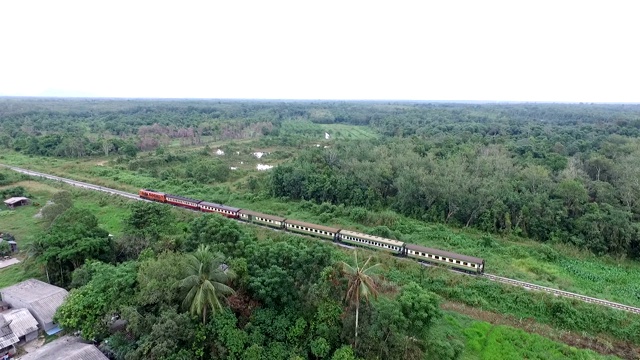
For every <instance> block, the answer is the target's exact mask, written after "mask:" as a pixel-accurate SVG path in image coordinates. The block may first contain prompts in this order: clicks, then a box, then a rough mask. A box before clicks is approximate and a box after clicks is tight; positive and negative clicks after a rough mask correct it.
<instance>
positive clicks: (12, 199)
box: [4, 196, 29, 205]
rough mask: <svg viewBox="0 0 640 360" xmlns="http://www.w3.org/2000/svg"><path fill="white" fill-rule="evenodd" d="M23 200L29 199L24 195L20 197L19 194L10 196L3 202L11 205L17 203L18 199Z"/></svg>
mask: <svg viewBox="0 0 640 360" xmlns="http://www.w3.org/2000/svg"><path fill="white" fill-rule="evenodd" d="M25 200H29V199H27V198H26V197H22V196H20V197H12V198H9V199H7V200H5V201H4V203H5V204H7V205H13V204H15V203H18V202H20V201H25Z"/></svg>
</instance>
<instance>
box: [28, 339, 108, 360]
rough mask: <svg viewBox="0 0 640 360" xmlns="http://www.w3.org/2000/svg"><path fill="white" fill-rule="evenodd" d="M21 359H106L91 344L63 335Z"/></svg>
mask: <svg viewBox="0 0 640 360" xmlns="http://www.w3.org/2000/svg"><path fill="white" fill-rule="evenodd" d="M20 359H21V360H108V358H107V357H106V356H105V355H104V354H103V353H101V352H100V350H98V348H97V347H95V346H93V345H91V344H85V343H83V342H80V339H78V338H77V337H71V336H63V337H61V338H60V339H57V340H55V341H52V342H50V343H48V344H46V345H44V346H43V347H41V348H38V350H36V351H34V352H31V353H28V354H26V355H24V356H22V357H21V358H20Z"/></svg>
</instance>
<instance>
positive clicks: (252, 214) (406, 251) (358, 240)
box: [138, 189, 485, 274]
mask: <svg viewBox="0 0 640 360" xmlns="http://www.w3.org/2000/svg"><path fill="white" fill-rule="evenodd" d="M138 196H139V197H140V198H142V199H146V200H151V201H156V202H160V203H165V204H169V205H173V206H178V207H183V208H187V209H191V210H195V211H200V212H204V213H217V214H220V215H222V216H225V217H227V218H231V219H237V220H240V221H244V222H248V223H254V224H259V225H264V226H268V227H272V228H275V229H280V230H284V231H290V232H295V233H299V234H304V235H311V236H315V237H319V238H323V239H327V240H330V241H333V242H339V243H343V244H347V245H354V246H360V247H365V248H369V249H374V250H381V251H384V252H387V253H390V254H393V255H397V256H401V257H407V258H411V259H414V260H417V261H421V262H427V263H432V264H440V265H444V266H447V267H451V268H454V269H456V270H460V271H464V272H468V273H475V274H483V273H484V268H485V260H484V259H482V258H478V257H473V256H467V255H462V254H456V253H452V252H448V251H443V250H438V249H432V248H428V247H424V246H420V245H415V244H409V243H405V242H403V241H398V240H393V239H387V238H383V237H380V236H374V235H369V234H364V233H360V232H356V231H351V230H347V229H342V228H335V227H330V226H323V225H317V224H312V223H307V222H304V221H298V220H294V219H288V218H284V217H280V216H274V215H269V214H263V213H259V212H256V211H252V210H249V209H241V208H236V207H232V206H227V205H223V204H217V203H212V202H207V201H203V200H197V199H190V198H187V197H184V196H178V195H172V194H167V193H163V192H160V191H155V190H151V189H140V191H139V192H138Z"/></svg>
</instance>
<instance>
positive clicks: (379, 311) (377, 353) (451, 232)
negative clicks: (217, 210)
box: [0, 99, 640, 359]
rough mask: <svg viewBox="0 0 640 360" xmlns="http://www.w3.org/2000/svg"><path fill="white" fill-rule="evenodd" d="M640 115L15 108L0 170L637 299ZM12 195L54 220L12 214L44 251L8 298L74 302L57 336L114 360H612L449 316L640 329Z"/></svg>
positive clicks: (157, 215)
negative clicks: (199, 204)
mask: <svg viewBox="0 0 640 360" xmlns="http://www.w3.org/2000/svg"><path fill="white" fill-rule="evenodd" d="M638 110H640V108H638V107H637V106H632V105H594V104H582V105H562V104H518V105H503V104H490V105H465V104H454V105H452V104H423V103H381V102H378V103H367V102H359V103H358V102H356V103H347V102H333V103H332V102H320V103H317V102H313V103H311V102H289V103H284V102H283V103H268V102H254V103H247V102H239V101H238V102H234V101H227V102H219V101H215V102H214V101H201V100H197V101H195V100H194V101H173V100H161V101H156V100H153V101H151V100H149V101H120V100H99V101H98V100H73V101H71V100H53V99H0V111H1V113H2V117H3V121H2V122H0V134H2V135H0V148H2V149H3V150H2V156H0V163H6V164H14V165H23V166H28V167H30V168H33V169H36V170H44V171H46V172H52V173H55V174H58V175H63V176H66V177H72V178H75V179H78V180H84V181H88V182H93V183H97V184H100V185H103V186H108V187H113V188H119V189H123V190H128V191H132V192H134V191H137V189H139V188H142V187H144V188H155V189H158V190H161V191H165V192H170V193H176V194H180V195H184V196H189V197H194V198H200V199H205V200H208V201H213V202H222V203H227V204H230V205H233V206H238V207H246V208H249V209H252V210H257V211H263V212H267V213H272V214H277V215H281V216H286V217H292V218H296V219H300V220H306V221H312V222H317V223H322V224H326V225H335V226H341V227H347V228H350V229H353V230H359V231H365V232H368V233H371V234H375V235H379V236H384V237H389V238H395V239H400V240H403V241H407V242H410V243H415V244H421V245H426V246H431V247H437V248H443V249H447V250H452V251H456V252H460V253H464V254H468V255H475V256H481V257H483V258H485V259H486V260H487V269H488V270H489V272H491V273H497V274H502V275H507V276H510V277H515V278H519V279H523V280H531V281H535V282H537V283H541V284H543V285H551V286H556V287H560V288H563V289H567V290H570V291H577V292H580V293H584V294H587V295H591V296H598V297H604V298H608V299H611V300H614V301H620V302H624V303H628V304H632V305H640V288H638V281H640V279H639V278H638V274H640V271H638V270H639V269H640V267H639V266H638V263H637V261H636V259H637V258H638V257H639V256H640V243H638V239H639V238H640V237H639V236H638V229H639V227H638V224H639V223H640V222H639V220H640V216H639V215H640V208H639V207H638V206H637V205H638V204H639V203H640V201H638V199H640V189H638V188H637V186H636V185H637V184H636V181H635V179H636V178H637V173H638V169H640V167H638V166H636V165H638V164H637V161H636V160H635V159H636V158H638V155H640V154H638V142H637V137H638V135H640V133H639V131H640V126H638V124H640V117H639V116H638V115H639V114H640V112H639V111H638ZM325 133H328V134H329V135H330V136H329V139H326V138H325ZM218 150H220V152H219V151H218ZM221 152H224V155H217V154H218V153H221ZM258 164H269V165H276V167H275V168H274V169H272V170H271V171H269V172H258V171H256V166H257V165H258ZM61 190H65V191H61ZM0 191H2V193H3V194H5V195H6V196H17V195H13V194H19V195H27V196H30V197H32V198H33V200H34V202H36V203H39V204H43V205H44V206H42V207H41V206H40V205H38V206H29V207H24V208H19V209H17V210H15V211H2V212H0V231H9V232H11V233H12V234H14V235H15V236H16V238H17V239H18V243H19V245H20V246H21V249H23V252H22V254H20V255H19V256H20V257H23V256H24V255H27V254H28V255H29V257H28V258H27V259H26V260H27V261H25V262H24V263H25V265H23V267H22V268H19V267H18V268H9V269H5V270H1V271H0V282H1V283H3V284H10V283H13V282H16V281H19V280H21V279H24V278H25V277H29V276H33V275H34V274H35V275H37V276H39V277H42V278H44V279H48V280H49V281H50V282H53V283H56V284H59V285H62V286H65V287H67V288H69V289H72V290H71V293H70V296H69V298H68V300H67V302H66V303H65V305H64V306H63V307H61V308H60V310H59V312H58V315H57V320H58V321H59V322H60V324H62V325H63V326H64V327H65V328H66V329H67V330H69V331H72V330H78V331H80V332H81V333H82V336H83V337H85V338H86V339H91V340H95V341H96V342H98V343H99V344H100V345H101V349H102V350H103V351H104V352H105V353H107V354H108V355H109V356H111V357H112V358H115V359H143V358H145V359H146V358H158V359H160V358H166V359H186V358H203V359H208V358H230V359H231V358H256V359H257V358H269V359H272V358H287V359H289V358H293V357H297V358H325V359H355V358H367V359H368V358H389V359H393V358H402V359H411V358H416V359H418V358H425V357H429V358H439V359H456V358H464V359H475V358H505V357H512V358H598V355H596V354H594V353H592V352H585V351H582V350H577V349H574V348H571V347H568V346H564V345H560V344H558V343H554V342H552V341H550V340H548V339H546V338H543V337H540V336H537V335H530V334H527V333H525V332H522V331H520V330H517V329H514V328H513V327H509V326H504V325H497V326H493V325H490V324H488V323H486V322H482V321H475V320H471V319H469V318H468V317H465V316H461V315H457V314H453V313H450V312H449V311H442V310H441V309H440V307H441V306H442V305H443V302H445V303H446V304H449V303H455V304H461V306H462V304H464V305H466V306H469V307H473V308H475V309H480V310H481V311H485V312H489V313H492V314H504V316H508V317H512V318H513V319H517V321H514V323H513V326H520V325H519V324H520V323H522V322H534V323H536V324H539V325H540V326H547V327H549V329H552V330H553V331H552V332H554V331H557V332H563V333H564V332H571V333H577V334H581V335H580V336H582V337H583V338H584V339H593V341H592V342H591V343H589V341H591V340H585V341H583V342H581V343H579V344H578V345H579V346H581V347H590V348H593V349H595V350H597V351H598V352H600V353H602V354H613V355H617V356H621V357H625V358H634V357H637V356H638V352H637V350H638V348H639V347H640V343H638V339H640V333H638V331H640V330H639V329H640V319H638V317H637V316H629V315H628V314H625V313H622V312H620V311H616V310H608V309H604V308H601V307H598V306H595V305H588V304H582V303H578V302H574V301H570V300H567V299H556V298H553V297H552V296H548V295H544V294H539V293H532V292H527V291H525V290H523V289H518V288H513V287H509V286H504V285H499V284H495V283H492V282H489V281H485V280H481V279H478V278H474V277H467V276H461V275H457V274H452V273H450V272H448V271H444V270H442V269H438V268H429V269H427V268H424V267H422V266H419V265H416V264H415V263H413V262H410V261H404V260H400V259H397V258H394V257H391V256H389V255H385V254H380V253H375V252H369V251H367V250H362V251H360V252H361V254H364V255H363V256H364V257H365V258H367V259H368V260H367V262H366V263H365V264H364V265H362V264H358V261H357V260H356V263H355V264H353V265H355V266H352V265H348V264H349V263H350V262H349V260H350V258H351V255H350V254H346V253H345V252H343V251H341V250H338V249H337V248H335V247H332V246H329V245H328V244H326V243H323V242H320V241H318V240H315V239H313V240H310V239H302V238H300V237H296V236H291V235H288V234H282V233H276V232H271V231H267V230H263V229H260V228H253V227H246V226H241V225H239V224H238V223H235V222H232V221H229V220H226V219H224V218H222V217H220V216H217V215H202V216H200V215H195V214H193V213H189V212H184V211H179V210H176V209H171V208H169V207H167V206H162V205H159V204H148V203H142V202H140V203H134V204H128V203H127V202H126V201H124V200H122V199H119V198H116V197H112V196H109V195H106V194H89V193H86V192H83V191H80V190H75V189H67V188H65V187H62V186H60V185H57V184H53V183H50V182H46V181H44V182H38V183H35V182H33V181H28V177H23V176H20V175H17V174H15V173H12V172H8V171H0ZM48 201H50V203H48V204H47V202H48ZM45 204H46V205H45ZM5 214H6V215H5ZM34 216H36V217H34ZM34 224H36V225H35V226H34ZM222 254H224V255H222ZM370 264H375V266H374V267H369V265H370ZM371 270H375V281H374V277H371V275H372V273H371ZM233 274H235V276H232V275H233ZM364 285H366V286H364ZM231 289H233V290H231ZM368 294H371V295H372V296H371V299H369V296H368ZM374 294H377V296H373V295H374ZM363 297H364V299H363ZM345 298H346V299H347V301H346V302H345ZM367 300H371V301H367ZM518 321H519V322H520V323H518ZM354 335H355V336H354ZM545 336H547V335H546V334H545ZM549 336H550V335H549ZM356 338H357V341H355V340H356ZM554 339H556V340H563V341H565V339H564V338H562V337H559V336H558V337H554ZM602 343H608V344H615V345H611V346H604V347H597V346H595V345H593V344H602Z"/></svg>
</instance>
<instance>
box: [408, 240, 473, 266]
mask: <svg viewBox="0 0 640 360" xmlns="http://www.w3.org/2000/svg"><path fill="white" fill-rule="evenodd" d="M406 248H407V249H409V250H413V251H419V252H423V253H427V254H432V255H438V256H444V257H446V258H449V259H455V260H462V261H466V262H471V263H476V264H482V262H483V261H484V260H483V259H481V258H477V257H473V256H467V255H461V254H456V253H452V252H448V251H443V250H438V249H432V248H428V247H424V246H420V245H414V244H406Z"/></svg>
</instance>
